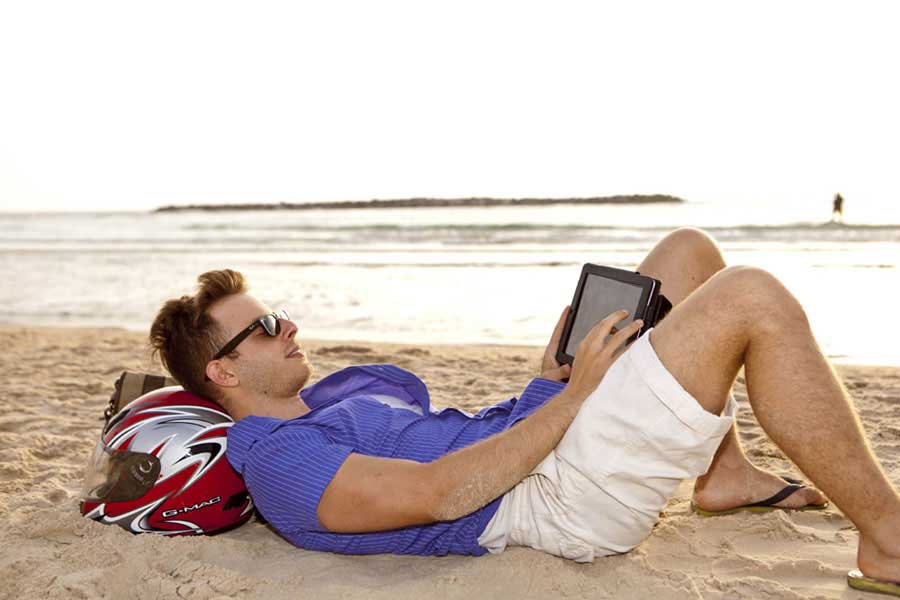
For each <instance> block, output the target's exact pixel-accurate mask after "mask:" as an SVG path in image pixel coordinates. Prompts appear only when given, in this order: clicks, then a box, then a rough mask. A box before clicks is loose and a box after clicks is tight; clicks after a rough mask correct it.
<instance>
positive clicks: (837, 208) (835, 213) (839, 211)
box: [831, 194, 844, 223]
mask: <svg viewBox="0 0 900 600" xmlns="http://www.w3.org/2000/svg"><path fill="white" fill-rule="evenodd" d="M831 222H832V223H843V222H844V197H843V196H841V195H840V194H835V195H834V200H833V201H832V203H831Z"/></svg>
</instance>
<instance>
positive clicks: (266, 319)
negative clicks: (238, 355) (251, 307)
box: [206, 310, 291, 381]
mask: <svg viewBox="0 0 900 600" xmlns="http://www.w3.org/2000/svg"><path fill="white" fill-rule="evenodd" d="M290 318H291V317H290V315H288V312H287V311H286V310H279V311H278V312H273V313H269V314H267V315H263V316H261V317H260V318H258V319H257V320H255V321H253V322H252V323H250V324H249V325H248V326H247V327H246V328H245V329H244V330H243V331H241V332H240V333H239V334H237V335H236V336H234V337H233V338H231V340H230V341H229V342H228V343H227V344H225V345H224V346H222V349H221V350H219V351H218V352H216V353H215V354H214V355H213V357H212V358H211V359H209V360H210V361H214V360H218V359H220V358H222V357H223V356H227V355H229V354H231V353H232V352H234V349H235V348H237V347H238V344H240V343H241V342H243V341H244V340H245V339H247V336H248V335H250V334H251V333H253V331H254V330H255V329H256V328H257V327H262V328H263V331H265V332H266V334H267V335H269V336H271V337H275V336H276V335H278V334H279V333H281V321H282V320H285V321H287V320H288V319H290ZM206 381H209V377H208V376H207V377H206Z"/></svg>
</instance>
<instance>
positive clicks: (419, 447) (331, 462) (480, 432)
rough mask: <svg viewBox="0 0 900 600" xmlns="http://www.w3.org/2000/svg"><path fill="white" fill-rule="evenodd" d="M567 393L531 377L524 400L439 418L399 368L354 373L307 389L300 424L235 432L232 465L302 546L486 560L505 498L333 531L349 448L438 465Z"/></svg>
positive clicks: (249, 423) (264, 422)
mask: <svg viewBox="0 0 900 600" xmlns="http://www.w3.org/2000/svg"><path fill="white" fill-rule="evenodd" d="M563 389H565V384H563V383H559V382H556V381H551V380H548V379H543V378H535V379H533V380H532V381H531V382H530V383H529V384H528V386H527V387H526V388H525V390H524V391H523V393H522V395H521V398H511V399H509V400H506V401H504V402H501V403H499V404H496V405H494V406H489V407H487V408H484V409H482V410H481V411H480V412H478V413H477V414H474V415H473V414H469V413H467V412H465V411H462V410H459V409H456V408H445V409H443V410H441V411H439V412H433V411H432V410H431V406H430V400H429V396H428V389H427V388H426V386H425V384H424V383H423V382H422V380H421V379H419V378H418V377H416V376H415V375H413V374H412V373H410V372H409V371H406V370H404V369H401V368H400V367H397V366H394V365H389V364H372V365H361V366H354V367H348V368H346V369H342V370H340V371H338V372H336V373H332V374H331V375H329V376H327V377H325V378H323V379H322V380H320V381H318V382H317V383H315V384H314V385H311V386H309V387H306V388H304V389H303V390H302V391H301V392H300V397H301V398H302V399H303V401H304V402H305V403H306V405H307V406H308V407H309V408H310V412H308V413H306V414H304V415H302V416H300V417H297V418H295V419H288V420H285V419H276V418H272V417H257V416H249V417H245V418H243V419H241V420H240V421H238V422H237V423H235V425H234V426H232V427H231V428H230V429H229V431H228V445H227V451H226V454H227V457H228V461H229V462H230V463H231V465H232V466H233V467H234V468H235V470H236V471H237V472H238V473H240V474H241V475H242V476H243V478H244V481H245V483H246V485H247V489H248V490H249V491H250V495H251V497H252V498H253V501H254V503H255V504H256V507H257V508H258V509H259V511H260V513H261V514H262V515H263V516H264V517H265V518H266V520H268V521H269V523H270V524H271V525H272V526H273V527H274V528H275V529H276V530H277V531H278V532H279V533H280V534H281V535H282V536H284V537H285V538H286V539H287V540H289V541H290V542H291V543H293V544H295V545H296V546H299V547H301V548H307V549H310V550H322V551H329V552H338V553H342V554H377V553H394V554H420V555H440V556H443V555H446V554H471V555H476V556H477V555H481V554H484V553H485V552H486V550H485V549H484V548H482V547H481V546H479V545H478V542H477V540H478V536H479V535H480V534H481V532H482V531H483V530H484V529H485V527H486V526H487V524H488V522H489V521H490V520H491V517H492V516H493V515H494V513H495V512H496V511H497V507H498V506H499V504H500V500H501V499H502V497H498V498H496V499H494V500H493V501H492V502H490V503H489V504H487V505H486V506H484V507H482V508H480V509H478V510H476V511H475V512H473V513H471V514H469V515H466V516H464V517H462V518H460V519H457V520H455V521H440V522H437V523H431V524H428V525H418V526H413V527H405V528H402V529H393V530H390V531H378V532H369V533H353V534H350V533H334V532H331V531H329V530H328V529H326V528H325V526H324V525H322V523H321V522H319V519H318V516H317V508H318V505H319V501H320V500H321V498H322V494H323V492H324V491H325V488H326V486H327V485H328V484H329V483H330V482H331V480H332V478H333V477H334V475H335V473H337V471H338V469H339V468H340V467H341V465H342V464H343V462H344V460H346V458H347V456H348V455H349V454H350V453H351V452H357V453H359V454H365V455H369V456H380V457H387V458H403V459H408V460H414V461H417V462H431V461H433V460H435V459H437V458H440V457H441V456H443V455H445V454H447V453H450V452H453V451H455V450H459V449H461V448H464V447H466V446H469V445H471V444H474V443H475V442H478V441H480V440H483V439H485V438H487V437H489V436H491V435H494V434H496V433H499V432H501V431H504V430H506V429H508V428H509V427H511V426H512V425H514V424H515V423H516V422H517V421H519V420H521V419H523V418H525V417H527V416H528V415H530V414H531V413H532V412H534V410H536V409H537V408H538V407H540V406H541V405H542V404H544V403H545V402H546V401H547V400H549V399H550V398H552V397H553V396H555V395H557V394H558V393H559V392H561V391H562V390H563Z"/></svg>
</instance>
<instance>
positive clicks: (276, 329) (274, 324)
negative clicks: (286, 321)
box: [260, 315, 281, 336]
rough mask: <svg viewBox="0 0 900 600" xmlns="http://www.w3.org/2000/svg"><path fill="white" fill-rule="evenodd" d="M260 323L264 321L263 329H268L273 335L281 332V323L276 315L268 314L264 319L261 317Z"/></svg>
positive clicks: (267, 331)
mask: <svg viewBox="0 0 900 600" xmlns="http://www.w3.org/2000/svg"><path fill="white" fill-rule="evenodd" d="M260 323H262V326H263V329H265V330H266V333H268V334H269V335H271V336H275V335H278V334H279V333H281V323H280V322H279V321H278V319H277V318H276V317H275V315H266V316H264V317H263V318H262V319H260Z"/></svg>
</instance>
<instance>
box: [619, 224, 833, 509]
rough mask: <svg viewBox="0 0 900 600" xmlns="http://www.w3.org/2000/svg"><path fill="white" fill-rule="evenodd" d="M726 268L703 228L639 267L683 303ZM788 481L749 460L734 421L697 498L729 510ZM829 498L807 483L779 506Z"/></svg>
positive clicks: (680, 234)
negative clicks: (808, 486) (809, 486)
mask: <svg viewBox="0 0 900 600" xmlns="http://www.w3.org/2000/svg"><path fill="white" fill-rule="evenodd" d="M724 268H725V259H724V257H723V256H722V252H721V250H720V249H719V247H718V246H717V245H716V243H715V241H713V240H712V238H710V237H709V236H708V235H707V234H706V233H704V232H703V231H701V230H699V229H693V228H682V229H677V230H675V231H673V232H672V233H669V234H668V235H666V236H665V237H664V238H663V239H661V240H660V241H659V242H658V243H657V244H656V245H655V246H654V247H653V250H651V251H650V253H649V254H648V255H647V257H646V258H645V259H644V260H643V261H642V262H641V264H640V265H639V266H638V268H637V270H638V271H639V272H641V273H642V274H644V275H649V276H651V277H655V278H656V279H659V280H660V281H662V288H661V291H662V293H663V294H665V295H666V297H667V298H668V299H669V301H670V302H672V305H673V306H677V305H678V304H680V303H681V302H682V301H683V300H684V299H685V298H687V297H688V296H689V295H690V294H691V293H692V292H693V291H694V290H696V289H697V288H698V287H700V286H701V285H702V284H703V283H705V282H706V281H707V280H709V278H710V277H712V276H713V275H715V274H716V273H717V272H719V271H721V270H722V269H724ZM784 486H785V482H784V480H783V479H782V478H781V477H777V476H775V475H773V474H771V473H768V472H766V471H763V470H762V469H760V468H758V467H756V466H754V465H753V464H752V463H751V462H750V461H749V460H748V459H747V455H746V454H744V451H743V449H742V448H741V444H740V441H739V438H738V436H737V428H736V426H734V425H732V427H731V430H730V431H729V432H728V434H727V435H726V436H725V438H724V439H723V440H722V444H721V445H720V446H719V449H718V451H717V452H716V456H715V458H714V459H713V462H712V465H711V466H710V468H709V471H708V472H707V473H706V475H704V476H702V477H698V478H697V481H696V483H695V485H694V494H693V498H692V500H693V502H694V503H695V504H696V505H697V506H699V507H701V508H703V509H706V510H714V511H718V510H727V509H729V508H736V507H738V506H742V505H745V504H751V503H753V502H759V501H760V500H763V499H765V498H770V497H771V496H773V495H774V494H776V493H777V492H778V491H780V490H781V489H782V488H783V487H784ZM824 501H825V498H824V497H823V496H822V494H821V492H819V491H818V490H816V489H813V488H806V489H803V490H800V491H797V492H795V493H794V494H791V495H790V496H788V497H787V498H785V499H784V500H782V501H781V502H778V503H777V504H776V506H783V507H789V508H800V507H803V506H807V505H809V504H821V503H823V502H824Z"/></svg>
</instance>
